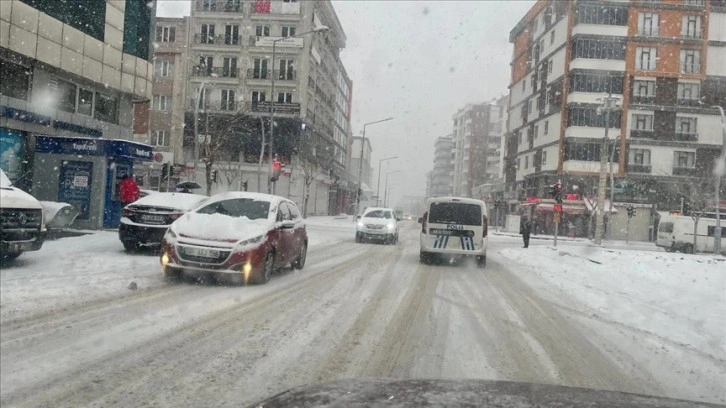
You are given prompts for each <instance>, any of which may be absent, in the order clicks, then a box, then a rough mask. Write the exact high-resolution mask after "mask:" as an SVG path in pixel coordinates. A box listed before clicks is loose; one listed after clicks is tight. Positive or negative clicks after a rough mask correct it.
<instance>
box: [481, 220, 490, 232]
mask: <svg viewBox="0 0 726 408" xmlns="http://www.w3.org/2000/svg"><path fill="white" fill-rule="evenodd" d="M481 225H482V227H483V228H482V233H481V235H482V237H486V236H487V234H488V233H489V220H487V216H486V215H483V216H482V217H481Z"/></svg>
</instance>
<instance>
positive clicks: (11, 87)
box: [0, 59, 31, 101]
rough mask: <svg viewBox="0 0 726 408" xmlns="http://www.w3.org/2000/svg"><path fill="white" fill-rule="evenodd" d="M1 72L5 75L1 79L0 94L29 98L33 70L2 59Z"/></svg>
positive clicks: (0, 62) (0, 60)
mask: <svg viewBox="0 0 726 408" xmlns="http://www.w3.org/2000/svg"><path fill="white" fill-rule="evenodd" d="M0 72H2V77H3V79H2V81H0V95H2V96H8V97H10V98H15V99H22V100H24V101H25V100H27V99H28V89H29V87H28V84H29V83H30V75H31V74H30V73H31V71H30V70H29V69H28V68H25V67H24V66H22V65H18V64H14V63H12V62H10V61H6V60H3V59H0Z"/></svg>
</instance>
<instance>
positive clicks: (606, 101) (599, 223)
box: [595, 92, 619, 245]
mask: <svg viewBox="0 0 726 408" xmlns="http://www.w3.org/2000/svg"><path fill="white" fill-rule="evenodd" d="M618 99H619V98H618V97H614V96H613V94H612V92H609V93H608V96H607V97H605V98H603V106H602V107H601V108H599V109H601V110H602V111H604V114H605V136H604V137H603V139H602V145H601V147H600V180H599V183H598V188H597V209H596V218H595V245H600V244H602V238H603V235H604V233H603V232H604V231H603V229H604V228H603V227H604V225H603V216H604V215H605V190H606V188H607V171H608V169H607V150H608V130H609V129H610V111H611V110H615V109H617V106H616V105H615V102H617V101H618ZM611 188H612V187H611ZM610 206H612V203H610Z"/></svg>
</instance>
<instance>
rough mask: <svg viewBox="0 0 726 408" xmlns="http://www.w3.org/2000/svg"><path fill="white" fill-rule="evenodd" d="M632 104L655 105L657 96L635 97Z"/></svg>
mask: <svg viewBox="0 0 726 408" xmlns="http://www.w3.org/2000/svg"><path fill="white" fill-rule="evenodd" d="M631 103H635V104H638V105H653V104H654V103H655V95H653V96H646V95H633V99H632V100H631Z"/></svg>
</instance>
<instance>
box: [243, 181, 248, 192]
mask: <svg viewBox="0 0 726 408" xmlns="http://www.w3.org/2000/svg"><path fill="white" fill-rule="evenodd" d="M242 190H243V191H247V180H245V181H243V182H242Z"/></svg>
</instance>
